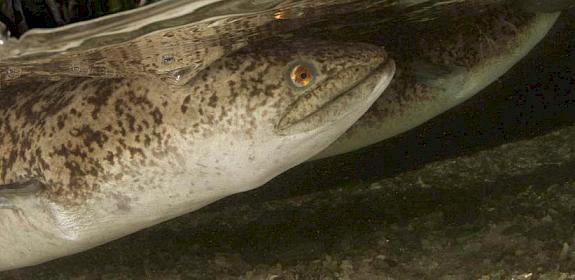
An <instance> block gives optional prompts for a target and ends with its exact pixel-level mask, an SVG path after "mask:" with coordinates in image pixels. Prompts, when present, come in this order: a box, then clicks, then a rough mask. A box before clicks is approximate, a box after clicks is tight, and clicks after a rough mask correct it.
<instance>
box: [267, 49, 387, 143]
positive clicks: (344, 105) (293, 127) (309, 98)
mask: <svg viewBox="0 0 575 280" xmlns="http://www.w3.org/2000/svg"><path fill="white" fill-rule="evenodd" d="M358 72H359V73H361V74H363V75H361V74H360V75H357V73H358ZM394 73H395V62H394V61H393V60H392V59H385V60H384V62H383V63H381V64H379V66H377V67H376V68H375V69H373V67H370V66H369V65H368V66H355V67H350V68H348V69H345V70H342V71H340V72H339V73H337V74H336V75H335V76H334V77H332V78H331V79H332V80H334V81H335V80H338V79H344V80H345V79H346V78H347V77H349V76H351V75H355V76H360V77H361V78H360V79H358V80H357V81H355V82H353V83H348V84H347V85H345V86H343V85H341V84H338V83H330V82H329V81H326V82H324V83H323V84H322V85H320V86H318V88H316V89H314V90H313V91H310V92H309V93H306V94H305V95H303V96H301V97H300V98H298V99H297V100H296V101H295V102H294V103H293V104H291V105H290V106H289V107H288V109H287V110H286V113H285V114H284V115H283V116H282V118H281V119H280V121H279V122H278V124H277V125H276V131H277V133H278V134H280V135H288V134H295V133H302V132H306V131H310V130H313V129H317V128H320V127H324V126H326V125H328V124H332V123H335V122H337V121H338V120H340V119H342V118H346V117H347V116H348V115H350V114H352V113H354V112H356V111H358V110H362V109H363V110H367V109H368V108H369V106H371V104H372V103H373V102H374V101H375V100H376V99H377V98H378V97H379V96H380V95H381V94H382V93H383V91H384V90H385V89H386V88H387V86H388V85H389V83H390V82H391V79H392V78H393V75H394ZM327 88H330V90H327V91H326V92H327V93H326V92H322V93H321V94H314V93H317V92H320V91H322V90H326V89H327Z"/></svg>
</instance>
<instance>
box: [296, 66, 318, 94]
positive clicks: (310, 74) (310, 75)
mask: <svg viewBox="0 0 575 280" xmlns="http://www.w3.org/2000/svg"><path fill="white" fill-rule="evenodd" d="M315 78H316V73H315V69H313V67H312V66H311V65H308V64H304V63H297V64H295V65H293V66H292V67H291V68H290V71H289V79H290V81H291V83H292V84H293V85H294V87H296V88H298V89H301V88H306V87H309V86H310V85H312V83H313V82H314V81H315Z"/></svg>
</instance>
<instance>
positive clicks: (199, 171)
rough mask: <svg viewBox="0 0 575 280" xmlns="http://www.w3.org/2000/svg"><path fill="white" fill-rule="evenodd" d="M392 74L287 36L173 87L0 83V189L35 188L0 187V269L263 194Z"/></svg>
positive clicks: (368, 60) (384, 66)
mask: <svg viewBox="0 0 575 280" xmlns="http://www.w3.org/2000/svg"><path fill="white" fill-rule="evenodd" d="M300 62H304V63H308V64H312V65H314V68H315V69H317V73H315V74H316V80H315V83H314V84H312V85H311V86H310V87H308V88H304V89H298V88H296V87H294V86H293V85H292V84H290V80H289V75H286V73H289V70H290V67H292V65H293V64H294V63H295V64H298V63H300ZM394 69H395V68H394V66H393V62H392V61H390V60H389V59H388V58H387V56H386V54H385V52H384V51H383V49H382V48H380V47H375V46H371V45H366V44H345V43H332V42H326V43H322V42H311V41H295V42H289V43H288V42H279V43H277V44H275V45H272V44H270V45H268V46H259V47H254V48H252V49H245V50H240V51H239V52H236V53H234V54H232V55H230V56H226V57H224V58H222V59H221V60H218V61H216V62H215V63H213V64H211V65H210V66H209V67H207V68H206V69H204V70H203V71H201V72H200V73H199V74H198V75H196V76H195V77H194V78H193V79H192V80H191V81H189V82H188V83H186V84H184V85H182V86H173V85H170V84H167V83H164V82H162V81H161V79H159V78H156V79H154V78H152V77H137V76H135V77H133V78H129V79H128V78H111V79H90V78H84V79H63V80H61V81H57V82H43V81H33V82H31V83H30V84H27V85H21V86H18V85H12V86H10V87H7V88H3V89H2V94H1V95H0V121H1V122H0V184H4V185H5V184H11V183H15V182H29V181H31V180H32V182H39V185H40V189H39V190H38V191H37V192H34V193H24V194H11V193H10V192H7V191H6V190H4V192H3V190H2V187H1V186H0V199H2V201H0V252H2V254H0V270H5V269H10V268H16V267H20V266H26V265H32V264H35V263H39V262H43V261H47V260H50V259H53V258H57V257H60V256H63V255H67V254H72V253H75V252H78V251H82V250H85V249H88V248H91V247H94V246H97V245H99V244H102V243H105V242H107V241H110V240H113V239H115V238H118V237H121V236H123V235H126V234H129V233H131V232H134V231H137V230H139V229H142V228H145V227H148V226H151V225H153V224H156V223H158V222H161V221H165V220H167V219H170V218H173V217H175V216H178V215H181V214H184V213H187V212H190V211H193V210H195V209H197V208H200V207H202V206H204V205H206V204H208V203H211V202H213V201H215V200H217V199H220V198H222V197H225V196H228V195H231V194H233V193H237V192H241V191H246V190H249V189H253V188H255V187H258V186H260V185H262V184H263V183H265V182H266V181H268V180H269V179H271V178H273V177H274V176H276V175H278V174H279V173H281V172H283V171H285V170H287V169H289V168H291V167H292V166H294V165H297V164H299V163H301V162H303V161H305V160H306V159H308V158H309V157H311V156H313V155H314V154H316V153H318V152H319V151H321V150H322V149H324V148H325V147H327V145H329V144H330V143H331V142H333V141H334V140H335V139H336V138H337V137H339V136H340V135H341V134H342V133H343V132H345V130H346V129H348V128H349V127H350V126H351V125H352V124H353V123H354V122H355V121H356V120H357V119H358V118H359V117H360V116H361V115H362V114H363V113H364V112H365V111H366V110H367V109H368V107H369V106H370V105H371V104H372V103H373V102H374V101H375V99H377V97H378V96H379V94H380V93H381V92H382V91H383V89H384V88H385V87H386V86H387V85H388V83H389V81H390V79H391V76H392V75H393V72H394ZM330 100H331V101H330ZM326 101H330V102H326ZM296 109H297V110H296ZM294 110H296V112H297V114H295V115H294V114H292V115H294V116H295V118H294V117H293V116H292V117H290V118H286V119H284V117H285V116H286V115H289V114H290V112H292V111H294ZM282 120H283V121H282ZM280 122H282V126H281V128H280V126H279V123H280Z"/></svg>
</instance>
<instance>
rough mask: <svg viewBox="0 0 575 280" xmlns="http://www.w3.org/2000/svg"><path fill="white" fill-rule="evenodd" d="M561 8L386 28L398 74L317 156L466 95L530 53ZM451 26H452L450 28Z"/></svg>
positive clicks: (403, 126)
mask: <svg viewBox="0 0 575 280" xmlns="http://www.w3.org/2000/svg"><path fill="white" fill-rule="evenodd" d="M559 14H560V13H557V12H554V13H538V14H529V13H525V12H523V11H521V10H520V9H519V8H517V7H515V6H503V7H496V9H492V10H490V11H487V12H484V13H482V14H480V15H478V16H475V17H473V18H466V19H464V20H459V21H448V22H447V23H446V24H445V26H443V27H442V26H438V27H440V28H437V31H438V32H435V33H434V32H430V31H428V30H427V31H425V32H424V31H421V32H416V33H417V34H420V36H418V37H417V38H414V36H412V34H411V33H407V32H406V31H405V29H401V30H399V31H396V32H397V33H391V34H386V33H385V32H381V33H384V34H385V36H384V38H395V40H394V41H393V42H389V44H387V45H386V48H387V49H388V51H389V52H390V54H391V55H392V56H393V57H394V59H395V60H396V62H397V65H398V70H397V75H396V76H395V78H394V80H393V81H392V83H391V85H390V86H389V88H388V89H387V90H386V91H385V92H384V93H383V94H382V96H381V97H380V98H379V99H378V100H377V101H376V102H375V104H374V105H373V106H372V107H371V108H370V110H369V111H368V112H367V113H366V114H365V115H364V116H363V117H362V118H361V119H360V120H359V121H358V122H357V123H355V124H354V125H353V126H352V127H351V128H350V130H349V131H347V132H346V133H345V134H344V135H343V136H342V137H340V138H339V139H338V140H337V141H336V142H334V143H333V144H332V145H330V147H328V148H327V149H326V150H325V151H323V152H322V153H320V154H319V155H317V156H316V157H314V158H313V159H321V158H325V157H330V156H335V155H339V154H343V153H347V152H351V151H355V150H358V149H360V148H363V147H366V146H369V145H372V144H375V143H378V142H380V141H383V140H385V139H388V138H390V137H393V136H395V135H398V134H400V133H403V132H405V131H408V130H410V129H412V128H414V127H416V126H419V125H421V124H423V123H424V122H426V121H428V120H430V119H432V118H433V117H435V116H437V115H439V114H441V113H443V112H445V111H447V110H449V109H450V108H452V107H454V106H456V105H458V104H460V103H462V102H464V101H466V100H467V99H469V98H470V97H472V96H474V95H475V94H477V93H479V92H480V91H481V90H482V89H484V88H485V87H487V86H488V85H489V84H491V83H493V82H494V81H496V80H497V79H498V78H500V77H501V76H502V75H503V74H505V72H507V71H508V70H509V69H510V68H511V67H512V66H513V65H515V64H516V63H517V62H518V61H519V60H520V59H522V58H523V57H524V56H525V55H527V53H528V52H529V51H530V50H531V49H532V48H534V47H535V46H536V45H537V43H539V42H540V41H541V40H542V39H543V38H544V37H545V35H546V34H547V32H548V31H549V30H550V29H551V27H552V26H553V24H554V23H555V21H556V20H557V18H558V16H559ZM450 26H451V27H450ZM446 28H451V29H452V31H451V32H450V33H447V34H446V33H445V32H443V31H444V30H445V29H446ZM402 32H403V33H402ZM411 32H414V31H413V30H412V31H411ZM477 34H480V35H481V36H478V35H477ZM401 38H405V40H402V39H401Z"/></svg>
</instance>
